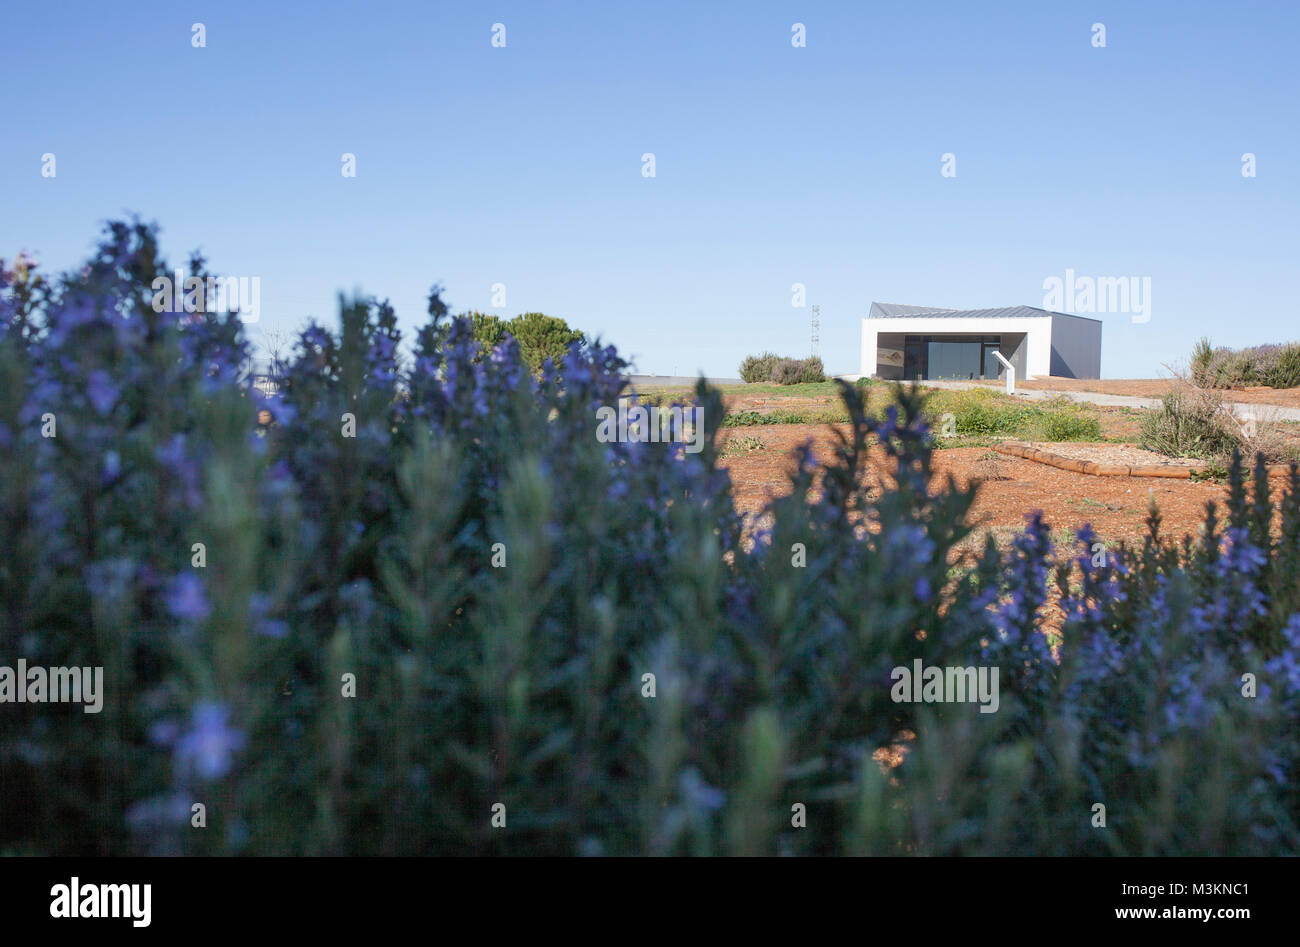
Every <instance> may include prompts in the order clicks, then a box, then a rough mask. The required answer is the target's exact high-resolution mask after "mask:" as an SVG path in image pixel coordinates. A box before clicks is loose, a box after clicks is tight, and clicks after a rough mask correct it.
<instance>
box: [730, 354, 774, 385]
mask: <svg viewBox="0 0 1300 947" xmlns="http://www.w3.org/2000/svg"><path fill="white" fill-rule="evenodd" d="M779 361H781V356H779V355H775V354H773V353H772V352H764V353H763V354H762V355H750V356H748V357H747V358H746V359H745V360H744V361H743V362H741V363H740V380H741V381H743V382H746V383H747V384H751V385H752V384H755V383H757V382H765V381H771V380H772V369H773V368H774V367H775V366H776V363H777V362H779Z"/></svg>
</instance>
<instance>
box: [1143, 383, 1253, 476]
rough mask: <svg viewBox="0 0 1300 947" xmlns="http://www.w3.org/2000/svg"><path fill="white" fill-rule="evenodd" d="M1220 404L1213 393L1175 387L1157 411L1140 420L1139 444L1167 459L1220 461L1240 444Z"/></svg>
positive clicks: (1186, 387) (1187, 387)
mask: <svg viewBox="0 0 1300 947" xmlns="http://www.w3.org/2000/svg"><path fill="white" fill-rule="evenodd" d="M1230 425H1231V422H1230V421H1229V420H1228V419H1227V417H1226V415H1225V411H1224V407H1223V403H1222V400H1221V399H1220V398H1219V397H1218V396H1217V395H1214V394H1213V393H1211V392H1209V391H1207V390H1204V389H1197V388H1192V387H1189V386H1186V385H1175V386H1174V387H1172V388H1170V390H1169V391H1168V392H1167V393H1166V394H1165V396H1164V398H1163V399H1162V400H1161V404H1160V407H1158V408H1153V409H1152V410H1151V411H1148V412H1147V413H1146V414H1145V415H1144V416H1143V418H1142V427H1141V432H1142V433H1141V438H1142V440H1141V444H1142V446H1143V447H1145V448H1146V449H1147V450H1153V451H1155V452H1156V453H1159V454H1165V455H1167V456H1170V457H1203V458H1205V459H1207V460H1208V459H1213V458H1218V459H1223V458H1225V457H1227V456H1228V455H1229V454H1230V453H1232V451H1233V450H1234V449H1236V448H1237V447H1238V445H1239V443H1240V436H1239V435H1238V434H1237V433H1236V432H1235V431H1234V430H1233V429H1232V427H1231V426H1230Z"/></svg>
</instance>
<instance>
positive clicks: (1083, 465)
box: [993, 442, 1291, 480]
mask: <svg viewBox="0 0 1300 947" xmlns="http://www.w3.org/2000/svg"><path fill="white" fill-rule="evenodd" d="M993 449H994V450H995V451H997V452H998V453H999V454H1007V455H1009V456H1011V457H1019V458H1021V459H1023V460H1032V461H1036V462H1037V463H1040V464H1047V465H1048V466H1049V467H1058V468H1060V469H1061V470H1069V471H1072V472H1073V473H1083V474H1092V475H1093V476H1095V477H1168V478H1171V479H1174V480H1191V479H1192V473H1193V471H1196V470H1197V469H1198V468H1196V467H1181V466H1178V465H1175V464H1148V465H1144V466H1129V465H1127V464H1097V463H1093V462H1092V461H1091V460H1077V459H1075V458H1073V457H1062V456H1061V455H1060V454H1053V453H1051V452H1050V451H1045V450H1039V449H1038V448H1036V447H1029V446H1028V445H1026V444H1017V443H1014V442H1011V443H1007V444H995V445H993ZM1290 473H1291V465H1290V464H1269V465H1268V475H1269V476H1270V477H1281V476H1289V475H1290Z"/></svg>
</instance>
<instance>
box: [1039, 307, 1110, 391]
mask: <svg viewBox="0 0 1300 947" xmlns="http://www.w3.org/2000/svg"><path fill="white" fill-rule="evenodd" d="M1051 366H1052V374H1053V375H1059V376H1060V377H1062V378H1100V377H1101V323H1100V322H1098V321H1097V320H1096V319H1085V318H1083V317H1082V316H1071V315H1067V314H1065V313H1060V312H1057V313H1053V314H1052V361H1051Z"/></svg>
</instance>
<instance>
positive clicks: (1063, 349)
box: [862, 303, 1101, 379]
mask: <svg viewBox="0 0 1300 947" xmlns="http://www.w3.org/2000/svg"><path fill="white" fill-rule="evenodd" d="M994 352H999V353H1001V354H1002V356H1003V358H1005V359H1006V360H1007V361H1009V362H1010V363H1011V364H1012V365H1014V366H1015V369H1016V378H1018V379H1020V378H1034V377H1037V376H1047V375H1056V376H1059V377H1063V378H1100V377H1101V320H1099V319H1089V318H1087V317H1085V316H1075V315H1070V314H1067V313H1063V312H1048V311H1047V310H1046V309H1035V308H1033V307H1032V306H1010V307H1007V308H1004V309H934V308H929V307H925V306H900V305H896V304H894V303H872V304H871V313H870V314H869V315H868V316H867V317H866V318H865V319H863V320H862V374H863V375H865V376H871V375H875V376H877V377H879V378H905V379H913V378H920V379H940V378H956V379H972V378H1000V377H1002V373H1003V371H1004V369H1003V368H1002V365H1001V363H1000V362H999V361H998V360H997V359H996V358H995V357H994V356H993V353H994Z"/></svg>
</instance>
